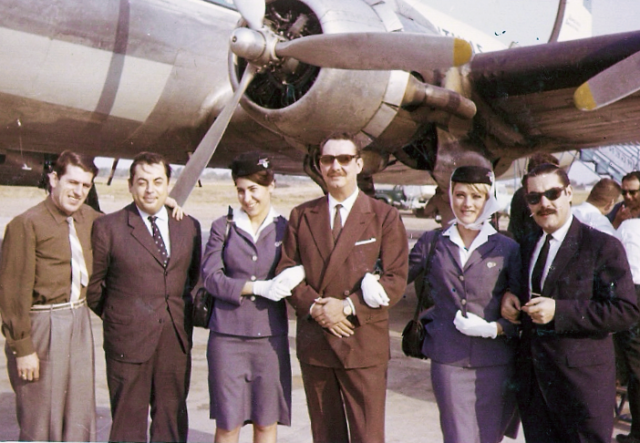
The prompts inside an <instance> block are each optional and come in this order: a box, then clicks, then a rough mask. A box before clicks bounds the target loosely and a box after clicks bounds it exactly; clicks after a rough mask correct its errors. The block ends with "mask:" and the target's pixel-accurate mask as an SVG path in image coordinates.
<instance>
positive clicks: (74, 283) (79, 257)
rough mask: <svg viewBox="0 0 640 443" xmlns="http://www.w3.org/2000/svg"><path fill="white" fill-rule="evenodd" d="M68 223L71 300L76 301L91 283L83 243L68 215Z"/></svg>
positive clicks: (71, 218)
mask: <svg viewBox="0 0 640 443" xmlns="http://www.w3.org/2000/svg"><path fill="white" fill-rule="evenodd" d="M67 223H68V224H69V243H70V244H71V297H70V299H69V301H72V302H76V301H78V300H80V292H81V291H82V286H84V287H86V286H87V284H89V273H88V272H87V264H86V263H85V261H84V254H83V252H82V245H81V244H80V239H79V238H78V233H77V232H76V227H75V225H74V224H73V217H67Z"/></svg>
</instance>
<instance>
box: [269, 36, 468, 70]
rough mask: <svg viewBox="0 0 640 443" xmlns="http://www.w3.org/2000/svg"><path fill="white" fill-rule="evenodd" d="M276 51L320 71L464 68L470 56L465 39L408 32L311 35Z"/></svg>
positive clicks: (281, 46) (280, 46)
mask: <svg viewBox="0 0 640 443" xmlns="http://www.w3.org/2000/svg"><path fill="white" fill-rule="evenodd" d="M275 52H276V55H277V56H278V57H293V58H295V59H296V60H300V61H301V62H304V63H308V64H310V65H314V66H320V67H323V68H338V69H363V70H396V69H398V70H406V71H421V70H427V69H437V68H450V67H451V66H459V65H463V64H465V63H467V62H468V61H469V60H471V56H472V53H473V51H472V49H471V45H470V44H469V43H468V42H467V41H465V40H461V39H458V38H451V37H442V36H433V35H426V34H418V33H409V32H355V33H342V34H319V35H310V36H308V37H301V38H298V39H295V40H291V41H288V42H282V43H278V44H277V45H276V49H275Z"/></svg>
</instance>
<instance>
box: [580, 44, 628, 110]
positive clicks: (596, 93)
mask: <svg viewBox="0 0 640 443" xmlns="http://www.w3.org/2000/svg"><path fill="white" fill-rule="evenodd" d="M639 90H640V52H636V53H635V54H633V55H632V56H630V57H627V58H625V59H624V60H621V61H619V62H618V63H616V64H615V65H613V66H611V67H609V68H607V69H605V70H604V71H602V72H601V73H599V74H597V75H595V76H593V77H591V78H590V79H589V80H588V81H586V82H585V83H583V84H582V85H580V87H579V88H578V89H576V92H574V94H573V102H574V103H575V105H576V108H578V109H580V110H581V111H594V110H596V109H600V108H602V107H603V106H607V105H609V104H611V103H614V102H617V101H618V100H621V99H623V98H625V97H626V96H628V95H631V94H633V93H634V92H637V91H639Z"/></svg>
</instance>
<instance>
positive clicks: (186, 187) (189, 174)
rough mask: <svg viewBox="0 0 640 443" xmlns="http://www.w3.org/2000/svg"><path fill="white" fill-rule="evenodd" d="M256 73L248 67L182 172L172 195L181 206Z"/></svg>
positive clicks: (251, 67) (253, 67) (250, 66)
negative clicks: (229, 99)
mask: <svg viewBox="0 0 640 443" xmlns="http://www.w3.org/2000/svg"><path fill="white" fill-rule="evenodd" d="M256 71H257V68H256V67H255V66H254V65H252V64H249V65H247V68H246V70H245V71H244V75H243V76H242V80H240V84H239V85H238V89H236V92H235V94H233V97H232V98H231V101H230V102H229V103H227V105H226V106H225V107H224V109H223V110H222V112H221V113H220V115H218V117H217V118H216V120H215V122H213V124H212V125H211V127H210V128H209V130H208V131H207V133H206V134H205V136H204V138H203V139H202V141H201V142H200V144H199V145H198V147H197V148H196V150H195V151H194V153H193V155H192V156H191V158H190V159H189V161H188V162H187V164H186V166H185V167H184V169H183V170H182V174H180V177H179V178H178V181H176V184H175V186H174V187H173V189H172V190H171V193H170V195H171V197H173V198H174V199H175V200H176V201H177V202H178V204H179V205H180V206H183V205H184V202H186V201H187V198H188V197H189V194H191V191H192V190H193V187H194V186H195V185H196V182H197V181H198V179H199V178H200V174H202V171H204V168H206V167H207V164H209V160H211V157H212V156H213V153H214V152H216V148H217V147H218V144H219V143H220V139H222V136H223V135H224V132H225V131H226V129H227V126H229V121H231V117H232V116H233V112H234V111H235V110H236V108H237V107H238V103H240V99H241V98H242V94H244V91H245V90H246V89H247V86H249V83H251V80H253V77H254V76H255V74H256Z"/></svg>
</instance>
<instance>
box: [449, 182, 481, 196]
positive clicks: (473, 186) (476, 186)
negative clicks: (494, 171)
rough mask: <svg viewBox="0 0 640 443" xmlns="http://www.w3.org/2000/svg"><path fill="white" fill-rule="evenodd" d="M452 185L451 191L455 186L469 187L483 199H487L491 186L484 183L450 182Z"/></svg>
mask: <svg viewBox="0 0 640 443" xmlns="http://www.w3.org/2000/svg"><path fill="white" fill-rule="evenodd" d="M451 184H452V185H453V188H452V191H453V190H454V189H455V188H456V185H457V184H460V185H466V186H469V187H470V188H471V189H473V190H474V191H475V192H477V193H478V194H482V195H484V196H485V198H489V192H491V186H489V185H488V184H486V183H462V182H451Z"/></svg>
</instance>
